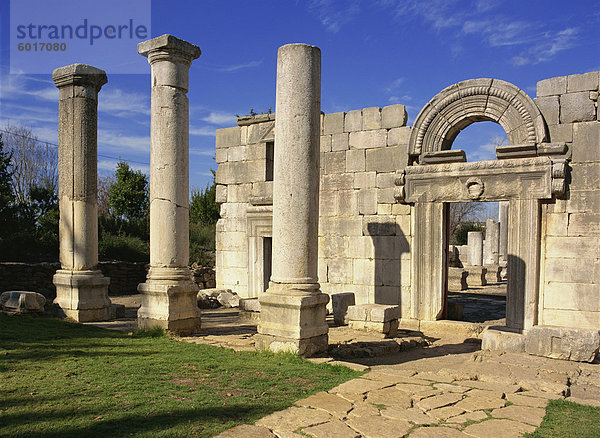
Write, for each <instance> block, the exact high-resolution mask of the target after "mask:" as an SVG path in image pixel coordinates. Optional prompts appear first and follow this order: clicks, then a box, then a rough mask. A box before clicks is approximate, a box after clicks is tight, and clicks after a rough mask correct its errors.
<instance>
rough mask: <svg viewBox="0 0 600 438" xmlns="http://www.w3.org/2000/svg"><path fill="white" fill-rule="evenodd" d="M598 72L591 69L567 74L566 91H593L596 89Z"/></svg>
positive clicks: (599, 74)
mask: <svg viewBox="0 0 600 438" xmlns="http://www.w3.org/2000/svg"><path fill="white" fill-rule="evenodd" d="M598 76H600V72H597V71H591V72H589V73H583V74H578V75H569V76H567V91H568V92H569V93H573V92H575V91H595V90H598V82H599V81H600V79H599V78H598Z"/></svg>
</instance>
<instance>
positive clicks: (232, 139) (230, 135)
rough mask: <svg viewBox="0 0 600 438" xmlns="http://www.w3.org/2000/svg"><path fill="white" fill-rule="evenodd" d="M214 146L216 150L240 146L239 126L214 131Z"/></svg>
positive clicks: (240, 134)
mask: <svg viewBox="0 0 600 438" xmlns="http://www.w3.org/2000/svg"><path fill="white" fill-rule="evenodd" d="M215 134H216V140H215V144H216V147H217V149H219V148H229V147H234V146H239V145H241V144H242V133H241V127H240V126H233V127H231V128H223V129H217V130H216V131H215Z"/></svg>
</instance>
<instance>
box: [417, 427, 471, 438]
mask: <svg viewBox="0 0 600 438" xmlns="http://www.w3.org/2000/svg"><path fill="white" fill-rule="evenodd" d="M409 436H410V437H411V438H466V437H467V436H468V435H466V434H464V433H462V432H461V431H459V430H456V429H454V428H452V427H443V426H440V427H420V428H418V429H415V430H414V431H413V432H412V433H411V434H410V435H409Z"/></svg>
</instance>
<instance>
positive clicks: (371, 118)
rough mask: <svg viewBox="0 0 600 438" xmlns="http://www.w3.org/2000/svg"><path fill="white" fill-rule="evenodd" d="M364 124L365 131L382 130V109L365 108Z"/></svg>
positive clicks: (363, 111)
mask: <svg viewBox="0 0 600 438" xmlns="http://www.w3.org/2000/svg"><path fill="white" fill-rule="evenodd" d="M362 123H363V124H362V129H363V130H364V131H370V130H372V129H381V108H378V107H371V108H363V110H362Z"/></svg>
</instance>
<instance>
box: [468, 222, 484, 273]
mask: <svg viewBox="0 0 600 438" xmlns="http://www.w3.org/2000/svg"><path fill="white" fill-rule="evenodd" d="M467 245H468V246H469V256H468V263H469V265H470V266H481V265H483V233H482V232H481V231H469V232H468V233H467Z"/></svg>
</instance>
